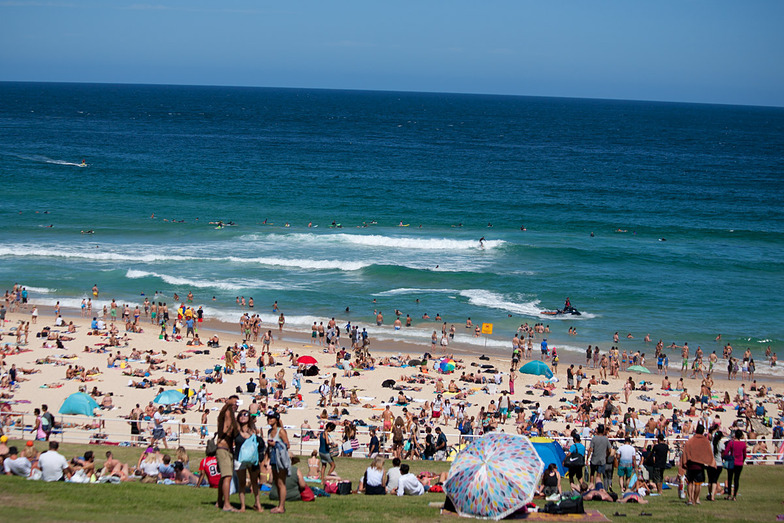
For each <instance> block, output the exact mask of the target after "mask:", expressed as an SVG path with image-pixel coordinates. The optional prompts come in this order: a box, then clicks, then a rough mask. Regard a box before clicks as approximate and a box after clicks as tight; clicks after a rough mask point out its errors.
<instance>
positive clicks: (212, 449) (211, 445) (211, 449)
mask: <svg viewBox="0 0 784 523" xmlns="http://www.w3.org/2000/svg"><path fill="white" fill-rule="evenodd" d="M205 452H206V453H207V455H208V456H214V455H215V454H217V453H218V444H217V443H216V442H215V436H213V437H211V438H210V439H208V440H207V448H206V449H205Z"/></svg>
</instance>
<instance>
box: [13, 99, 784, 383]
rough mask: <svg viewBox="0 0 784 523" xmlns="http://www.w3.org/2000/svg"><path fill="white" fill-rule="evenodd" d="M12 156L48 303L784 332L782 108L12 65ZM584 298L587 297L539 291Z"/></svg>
mask: <svg viewBox="0 0 784 523" xmlns="http://www.w3.org/2000/svg"><path fill="white" fill-rule="evenodd" d="M83 159H84V160H86V163H87V167H79V163H80V162H81V161H82V160H83ZM0 174H1V175H2V185H3V198H2V199H1V200H0V225H1V227H0V260H1V261H2V263H0V282H2V285H3V286H4V287H5V288H10V287H11V286H12V285H13V283H14V282H20V283H22V284H24V285H27V286H28V287H29V288H31V289H32V293H31V296H32V297H33V301H36V302H38V303H43V304H53V303H54V302H55V301H57V300H59V301H61V303H63V304H65V305H70V306H77V305H78V304H79V302H80V301H81V299H82V298H83V297H87V295H88V293H89V290H90V288H91V287H92V285H93V284H95V283H97V284H98V286H99V287H100V289H101V291H102V292H101V298H102V300H101V302H102V301H103V299H104V298H105V299H107V300H110V299H111V298H116V299H117V300H118V301H128V302H131V303H138V302H140V301H141V300H142V299H143V298H142V297H141V293H142V292H144V293H145V294H146V295H147V296H148V297H152V295H153V293H154V292H155V291H161V292H163V293H164V294H165V295H167V296H169V297H170V296H171V295H172V294H173V293H174V292H177V293H179V294H180V296H184V295H186V294H187V293H188V291H189V290H191V291H192V292H193V294H194V295H195V304H197V305H199V304H201V305H204V306H205V308H206V310H207V312H208V316H212V317H219V318H222V319H225V320H226V321H231V322H234V321H235V320H236V319H237V318H238V317H239V315H240V307H237V305H236V302H235V298H236V297H237V296H244V297H245V298H246V299H247V298H249V297H251V296H252V297H253V298H254V300H255V302H256V308H255V310H256V312H260V313H261V315H262V319H263V320H264V322H265V323H266V324H267V325H270V323H271V322H273V321H274V319H275V318H276V315H273V313H272V310H271V304H272V303H273V302H274V301H277V302H278V303H279V305H280V308H281V310H282V311H283V312H284V313H285V314H286V317H287V322H288V324H289V325H290V326H292V327H297V326H298V327H300V328H302V329H304V330H308V328H309V325H310V324H311V323H312V322H313V321H314V320H320V321H322V320H325V319H327V318H328V317H332V316H335V317H337V318H338V319H340V320H346V319H350V320H351V321H352V322H359V323H360V325H362V326H365V325H368V324H370V323H371V322H372V320H373V319H374V315H373V312H374V309H379V310H380V311H381V312H382V313H383V314H384V315H385V318H386V320H387V322H388V323H391V321H392V319H393V312H394V310H395V309H399V310H400V311H401V312H402V313H403V314H404V315H405V314H410V315H411V316H412V317H413V318H414V319H415V326H414V327H413V328H411V329H403V330H402V331H400V332H397V333H395V332H393V331H392V330H391V329H390V328H389V327H386V328H384V329H381V330H378V329H376V328H375V326H373V328H372V331H373V332H374V333H376V334H377V335H381V336H383V337H387V338H394V337H397V338H400V339H410V340H418V341H421V342H422V343H423V344H428V342H429V335H430V333H431V332H432V326H431V325H430V324H427V325H423V324H422V320H421V318H422V315H423V314H424V313H428V314H429V315H430V316H431V317H434V316H435V314H436V313H440V314H441V315H442V316H443V317H444V319H445V320H446V321H447V322H449V323H455V324H456V325H457V326H458V333H459V335H458V340H459V341H460V342H461V343H463V344H471V343H474V344H477V345H479V344H481V345H484V343H485V341H486V340H484V339H482V340H475V339H472V338H471V337H469V336H467V331H466V330H465V329H464V328H463V327H462V325H463V324H464V322H465V319H466V318H467V317H471V318H472V320H473V321H474V322H475V323H476V322H488V323H493V324H494V334H493V336H492V338H491V339H489V340H487V343H488V345H489V346H491V347H498V348H499V350H500V349H501V348H505V347H509V342H508V340H509V339H510V338H511V336H512V333H513V332H514V331H515V329H516V327H518V326H519V325H520V324H521V323H524V322H528V323H537V322H544V323H547V324H550V327H551V330H552V334H551V337H552V338H553V339H554V340H558V344H559V345H561V346H563V345H567V346H570V347H573V348H574V349H575V350H583V348H584V347H585V346H586V345H587V344H589V343H596V342H599V345H600V347H601V348H602V349H607V348H609V346H610V345H611V341H612V334H613V333H614V332H616V331H617V332H619V333H620V334H621V338H622V341H621V347H622V348H640V349H642V350H646V349H647V350H648V352H649V353H652V352H653V345H652V344H650V345H645V344H643V342H642V338H643V336H645V334H646V333H650V335H651V337H652V338H653V340H654V342H655V341H656V340H658V339H663V340H664V342H665V344H666V345H668V344H670V343H671V342H673V341H674V342H676V343H677V344H679V345H681V344H682V343H683V342H688V343H689V345H690V346H691V347H696V346H697V345H701V346H702V347H703V349H704V350H707V352H710V351H711V350H716V349H718V352H719V354H721V350H720V347H721V346H722V344H720V343H718V342H715V341H714V338H715V337H716V335H717V334H719V333H721V335H722V342H726V341H729V342H731V343H732V344H733V346H734V347H735V348H736V350H737V349H738V348H745V347H751V348H752V349H753V350H754V351H755V352H756V353H757V354H758V355H759V354H761V353H762V351H764V348H765V347H766V346H767V345H771V346H772V348H773V350H779V351H781V350H782V349H784V313H782V305H781V298H782V295H783V294H784V256H783V254H784V249H783V248H782V247H784V206H783V205H782V202H784V109H781V108H764V107H737V106H715V105H694V104H674V103H653V102H631V101H605V100H584V99H560V98H531V97H505V96H481V95H457V94H425V93H398V92H362V91H330V90H305V89H264V88H226V87H187V86H146V85H86V84H84V85H82V84H33V83H0ZM153 214H154V218H153V217H152V216H153ZM216 221H223V222H234V223H235V224H236V226H230V227H224V228H221V229H216V228H215V227H216V226H215V225H214V224H210V223H209V222H216ZM265 221H266V223H265ZM333 222H334V223H335V224H340V225H341V227H340V228H338V227H334V228H331V227H330V225H331V224H332V223H333ZM287 224H288V226H286V225H287ZM309 224H312V227H308V225H309ZM363 224H365V225H367V226H365V227H363ZM400 224H403V225H406V226H405V227H400V226H399V225H400ZM49 225H51V226H52V227H47V226H49ZM523 228H524V229H525V230H522V229H523ZM87 230H93V231H94V234H92V235H87V234H81V231H87ZM619 230H620V231H624V232H618V231H619ZM592 233H593V235H592ZM483 237H484V238H485V242H484V247H481V246H480V242H479V239H480V238H483ZM661 240H666V241H661ZM213 296H214V297H215V300H214V301H213V300H212V297H213ZM567 296H569V297H570V298H571V302H572V304H573V305H574V306H575V307H577V308H578V309H579V310H581V311H583V313H584V314H583V316H581V317H579V318H574V317H569V318H565V319H563V318H562V319H556V318H548V317H543V316H542V315H541V314H540V312H541V311H543V310H547V309H555V308H558V307H559V306H561V305H562V304H563V301H564V299H565V298H566V297H567ZM374 299H375V300H376V302H375V303H373V300H374ZM417 299H419V303H416V300H417ZM169 302H171V299H169ZM99 305H100V303H99ZM346 307H349V308H350V312H349V313H346V312H345V309H346ZM417 324H419V325H418V326H417ZM569 327H576V328H577V329H578V335H577V336H568V335H567V329H568V328H569ZM627 333H632V334H633V335H634V336H635V339H634V340H627V339H625V335H626V334H627ZM477 350H480V349H479V348H477ZM758 368H761V365H758Z"/></svg>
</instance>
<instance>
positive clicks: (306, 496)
mask: <svg viewBox="0 0 784 523" xmlns="http://www.w3.org/2000/svg"><path fill="white" fill-rule="evenodd" d="M300 498H301V499H302V501H316V495H315V494H313V490H311V488H310V487H305V488H304V489H302V492H300Z"/></svg>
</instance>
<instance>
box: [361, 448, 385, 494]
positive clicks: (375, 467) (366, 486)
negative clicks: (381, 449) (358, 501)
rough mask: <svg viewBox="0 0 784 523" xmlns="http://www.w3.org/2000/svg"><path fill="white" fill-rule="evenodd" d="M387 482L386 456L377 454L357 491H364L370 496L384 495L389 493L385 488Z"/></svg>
mask: <svg viewBox="0 0 784 523" xmlns="http://www.w3.org/2000/svg"><path fill="white" fill-rule="evenodd" d="M386 482H387V474H386V472H385V471H384V458H383V457H381V456H376V457H375V458H374V459H373V462H372V463H371V464H370V466H369V467H368V468H367V470H365V474H364V475H363V476H362V478H361V479H360V481H359V487H358V488H357V493H360V492H364V493H365V494H367V495H368V496H379V495H384V494H386V493H387V491H386V489H385V488H384V485H385V484H386Z"/></svg>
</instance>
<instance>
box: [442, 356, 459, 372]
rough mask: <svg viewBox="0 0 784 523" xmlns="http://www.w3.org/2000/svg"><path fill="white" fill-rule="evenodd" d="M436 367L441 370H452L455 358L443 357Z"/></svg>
mask: <svg viewBox="0 0 784 523" xmlns="http://www.w3.org/2000/svg"><path fill="white" fill-rule="evenodd" d="M438 368H439V369H441V372H454V370H455V360H453V359H450V358H444V359H442V360H441V361H440V362H439V363H438Z"/></svg>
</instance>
